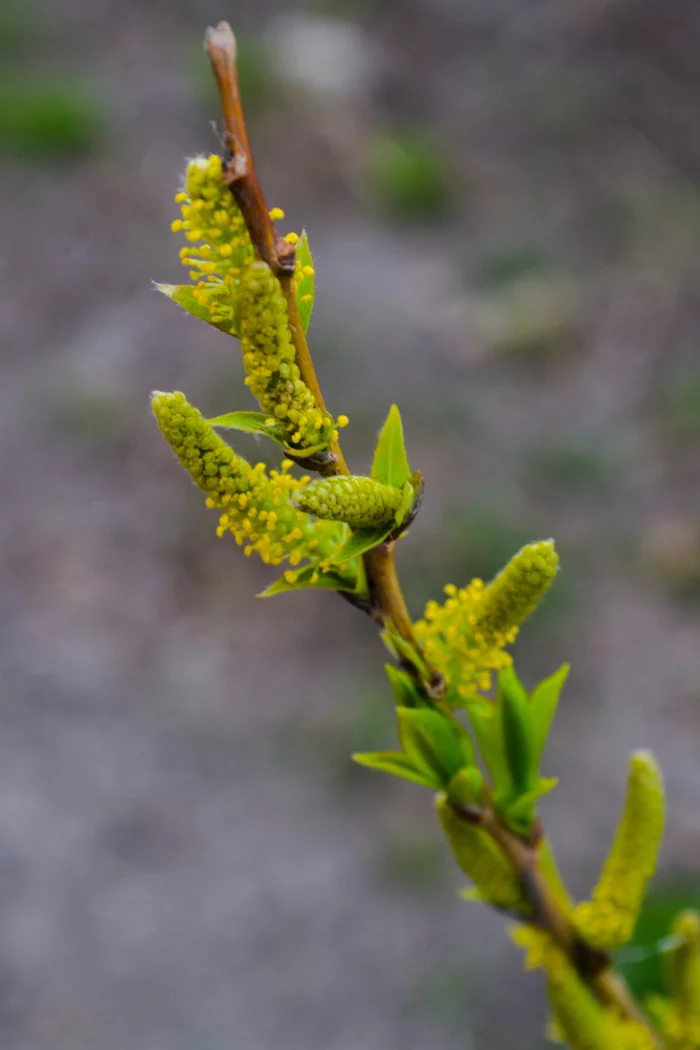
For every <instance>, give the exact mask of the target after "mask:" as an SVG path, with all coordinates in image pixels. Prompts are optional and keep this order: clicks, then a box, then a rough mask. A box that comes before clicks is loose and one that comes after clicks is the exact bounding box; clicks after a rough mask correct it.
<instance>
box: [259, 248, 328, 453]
mask: <svg viewBox="0 0 700 1050" xmlns="http://www.w3.org/2000/svg"><path fill="white" fill-rule="evenodd" d="M240 339H241V349H242V351H243V365H244V367H245V370H246V373H247V378H246V381H245V382H246V386H248V387H249V388H250V390H251V392H252V393H253V394H254V395H255V397H256V398H257V399H258V402H259V403H260V407H261V409H262V410H263V412H264V413H266V415H268V416H269V417H270V418H272V419H274V420H276V421H277V422H278V423H280V424H281V425H282V427H283V428H284V429H285V431H286V432H287V435H288V441H289V443H290V444H291V445H293V446H295V447H297V448H300V449H303V448H312V447H315V446H317V445H327V444H328V443H329V442H330V439H331V434H332V420H331V418H330V416H327V415H324V413H323V412H321V410H320V409H319V408H318V406H317V404H316V401H315V399H314V396H313V394H312V393H311V391H310V390H309V388H308V387H307V386H306V384H305V383H304V382H303V380H302V379H301V375H300V372H299V367H298V365H297V363H296V359H295V350H294V344H293V342H292V336H291V332H290V329H289V320H288V316H287V304H286V302H285V299H284V295H283V294H282V289H281V287H280V283H279V281H278V280H277V278H276V277H275V276H274V274H273V273H272V271H271V270H270V267H269V266H268V265H267V263H264V262H253V263H251V264H250V265H249V266H247V267H246V268H245V269H244V270H243V272H242V273H241V276H240Z"/></svg>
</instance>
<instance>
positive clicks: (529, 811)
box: [500, 777, 559, 833]
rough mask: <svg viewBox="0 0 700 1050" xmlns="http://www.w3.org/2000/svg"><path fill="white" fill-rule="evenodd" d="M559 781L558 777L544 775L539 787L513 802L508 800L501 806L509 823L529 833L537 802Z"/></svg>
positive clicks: (538, 784)
mask: <svg viewBox="0 0 700 1050" xmlns="http://www.w3.org/2000/svg"><path fill="white" fill-rule="evenodd" d="M558 783H559V781H558V780H557V778H556V777H542V778H540V780H539V781H538V783H537V787H536V788H534V789H533V790H532V791H528V792H527V793H526V794H524V795H519V796H518V797H517V798H516V799H514V800H513V801H512V802H511V801H507V802H505V803H504V804H502V805H501V806H500V810H501V813H502V814H503V816H504V818H505V819H506V821H507V823H509V824H511V825H512V826H513V827H515V828H516V829H518V830H520V831H523V832H524V833H527V832H528V831H529V830H530V828H531V826H532V822H533V820H534V818H535V803H536V802H537V799H538V798H541V797H542V795H546V794H548V793H549V792H550V791H551V790H552V789H553V788H555V787H556V786H557V784H558Z"/></svg>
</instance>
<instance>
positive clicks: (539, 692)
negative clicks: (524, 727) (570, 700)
mask: <svg viewBox="0 0 700 1050" xmlns="http://www.w3.org/2000/svg"><path fill="white" fill-rule="evenodd" d="M568 674H569V665H568V664H562V666H561V667H560V668H559V670H558V671H555V672H554V674H553V675H550V677H549V678H545V680H544V681H543V682H540V684H539V685H538V686H537V687H536V688H535V690H534V692H533V693H532V695H531V697H530V708H531V711H532V735H533V747H534V754H535V761H536V763H537V764H538V765H539V762H540V759H541V757H542V752H543V750H544V746H545V744H546V743H547V737H548V736H549V730H550V727H551V725H552V719H553V718H554V713H555V711H556V709H557V705H558V703H559V694H560V693H561V690H562V688H563V685H564V682H565V681H566V679H567V676H568Z"/></svg>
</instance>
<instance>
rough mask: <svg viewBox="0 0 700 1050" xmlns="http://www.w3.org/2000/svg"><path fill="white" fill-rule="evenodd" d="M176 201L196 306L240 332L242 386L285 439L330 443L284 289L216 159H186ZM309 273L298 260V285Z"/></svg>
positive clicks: (275, 212) (327, 421)
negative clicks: (258, 255)
mask: <svg viewBox="0 0 700 1050" xmlns="http://www.w3.org/2000/svg"><path fill="white" fill-rule="evenodd" d="M175 200H176V202H177V203H179V204H180V207H181V212H182V218H181V219H176V220H175V221H174V222H173V224H172V229H173V231H175V232H177V231H180V230H181V231H183V232H184V234H185V237H186V238H187V240H188V241H189V242H190V244H188V245H186V246H185V247H184V248H183V249H182V250H181V252H180V258H181V260H182V262H183V264H184V265H185V266H187V267H188V268H189V270H190V278H191V279H192V280H193V281H195V282H196V283H195V285H194V286H193V289H192V298H193V299H194V303H195V304H196V306H197V308H198V311H201V315H202V316H204V317H205V319H206V320H208V321H210V322H211V323H212V324H215V325H217V326H218V327H220V328H222V329H223V330H224V331H227V332H229V333H230V334H231V335H235V336H239V337H240V339H241V348H242V350H243V360H244V364H245V368H246V372H247V375H248V378H247V379H246V384H247V385H248V386H249V387H250V389H251V391H252V392H253V394H254V395H255V397H256V398H257V399H258V401H259V402H260V406H261V408H262V410H263V412H265V413H266V414H267V415H268V416H270V417H272V418H273V419H274V420H275V421H276V422H277V423H279V424H281V425H282V426H283V428H284V429H285V431H286V433H287V434H288V440H289V443H290V444H291V445H293V446H296V447H297V448H299V449H308V448H315V447H316V446H321V447H325V446H327V445H328V444H329V443H330V441H331V438H332V437H333V436H334V435H333V421H332V419H331V417H330V416H329V415H327V414H326V413H324V412H321V411H320V410H319V408H318V407H317V405H316V401H315V399H314V396H313V394H312V393H311V391H310V390H309V388H308V387H307V386H306V384H305V383H304V382H303V380H302V379H301V376H300V373H299V368H298V366H297V364H296V360H295V356H296V355H295V349H294V345H293V342H292V337H291V332H290V329H289V322H288V315H287V305H286V302H285V299H284V296H283V294H282V289H281V287H280V284H279V281H278V280H277V279H276V277H274V275H273V274H272V272H271V271H270V269H269V267H268V266H267V265H266V264H265V263H262V262H256V260H255V251H254V249H253V245H252V242H251V239H250V235H249V233H248V230H247V227H246V224H245V220H244V218H243V215H242V214H241V211H240V209H239V207H238V205H237V204H236V201H235V199H234V197H233V195H232V193H231V190H230V189H229V187H228V186H227V185H226V183H225V182H224V179H223V175H222V162H221V157H217V156H216V155H215V154H212V155H211V156H209V157H196V158H195V159H194V160H191V161H189V163H188V165H187V172H186V175H185V188H184V189H183V190H182V191H181V192H180V193H178V194H177V195H176V197H175ZM270 216H271V218H272V219H280V218H284V212H282V211H281V209H279V208H273V209H272V211H271V212H270ZM286 239H287V240H288V241H289V242H290V243H292V244H294V243H295V242H296V241H297V240H298V238H297V235H296V234H292V233H290V234H288V235H287V238H286ZM202 242H203V243H202ZM312 275H313V267H310V266H309V265H306V266H304V265H303V264H302V262H301V260H300V259H297V262H296V269H295V273H294V284H295V288H296V289H297V291H298V290H299V289H300V286H301V284H302V282H303V281H304V280H305V278H307V277H309V276H312ZM178 301H180V303H181V305H185V303H184V302H183V301H182V300H181V299H180V300H178ZM185 308H187V307H186V306H185ZM192 309H194V308H192Z"/></svg>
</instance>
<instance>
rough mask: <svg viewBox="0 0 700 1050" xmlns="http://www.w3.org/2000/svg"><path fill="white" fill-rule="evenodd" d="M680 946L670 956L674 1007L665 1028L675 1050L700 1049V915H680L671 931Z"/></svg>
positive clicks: (672, 1005) (692, 913)
mask: <svg viewBox="0 0 700 1050" xmlns="http://www.w3.org/2000/svg"><path fill="white" fill-rule="evenodd" d="M671 933H672V934H673V935H674V936H675V937H676V938H677V939H678V941H679V943H678V945H677V947H675V948H674V949H673V950H672V951H671V953H670V954H669V956H668V962H667V973H668V984H669V991H670V993H671V1003H670V1010H669V1014H668V1018H667V1021H666V1025H665V1030H666V1035H667V1036H668V1039H669V1042H670V1045H671V1047H672V1050H696V1048H697V1047H698V1046H700V915H699V914H698V913H697V912H694V911H685V912H681V914H680V915H677V916H676V918H675V920H674V922H673V925H672V927H671Z"/></svg>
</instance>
